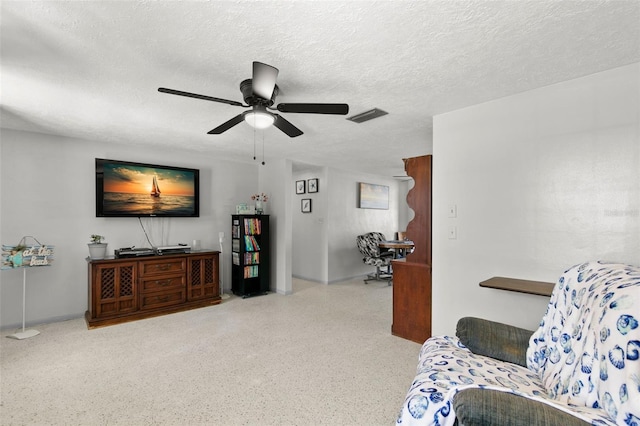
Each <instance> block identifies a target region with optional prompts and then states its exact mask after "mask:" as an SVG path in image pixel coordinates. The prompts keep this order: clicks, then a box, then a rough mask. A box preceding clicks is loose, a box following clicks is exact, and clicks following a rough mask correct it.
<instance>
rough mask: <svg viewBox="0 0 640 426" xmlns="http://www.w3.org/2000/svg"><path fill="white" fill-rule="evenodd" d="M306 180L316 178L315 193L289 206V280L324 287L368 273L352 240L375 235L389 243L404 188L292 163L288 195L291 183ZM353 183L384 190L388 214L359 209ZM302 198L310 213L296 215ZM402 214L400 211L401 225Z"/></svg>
mask: <svg viewBox="0 0 640 426" xmlns="http://www.w3.org/2000/svg"><path fill="white" fill-rule="evenodd" d="M398 161H400V160H398ZM311 178H318V179H319V182H320V183H319V192H317V193H311V194H309V193H305V194H302V195H295V194H294V198H293V203H292V212H293V253H292V257H293V269H292V272H293V276H294V277H298V278H303V279H307V280H310V281H316V282H321V283H324V284H328V283H333V282H337V281H342V280H346V279H350V278H354V277H358V276H362V275H366V274H368V273H371V272H372V270H373V269H372V267H370V266H367V265H364V264H363V263H362V255H361V254H360V252H359V251H358V248H357V246H356V236H357V235H360V234H364V233H366V232H370V231H380V232H382V233H384V234H385V236H386V237H387V238H390V239H391V238H393V236H394V233H395V232H397V231H398V230H399V229H398V224H399V223H400V219H399V215H400V214H401V210H400V207H399V204H400V201H401V200H402V202H404V203H406V201H404V197H406V187H405V185H403V184H404V183H403V184H401V183H399V182H398V181H397V180H395V179H393V178H390V177H385V176H377V175H371V174H366V173H356V172H351V171H345V170H337V169H333V168H327V167H318V166H311V165H302V164H297V165H296V168H295V171H294V173H293V179H292V180H293V182H292V183H291V191H292V193H294V184H295V181H296V180H305V181H306V180H307V179H311ZM358 182H367V183H376V184H380V185H387V186H389V209H388V210H372V209H360V208H358V206H357V200H358V198H357V195H358ZM303 198H311V200H312V212H311V213H302V212H301V211H300V201H301V200H302V199H303ZM406 210H407V209H406V208H405V209H404V210H402V214H403V220H406V217H405V216H406Z"/></svg>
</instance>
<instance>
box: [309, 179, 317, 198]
mask: <svg viewBox="0 0 640 426" xmlns="http://www.w3.org/2000/svg"><path fill="white" fill-rule="evenodd" d="M307 191H309V194H311V193H312V192H318V178H315V179H309V180H308V181H307Z"/></svg>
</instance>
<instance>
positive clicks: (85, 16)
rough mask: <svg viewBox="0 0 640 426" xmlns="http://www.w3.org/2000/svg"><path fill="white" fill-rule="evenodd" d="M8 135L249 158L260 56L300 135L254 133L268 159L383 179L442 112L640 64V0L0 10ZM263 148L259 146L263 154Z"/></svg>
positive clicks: (424, 139)
mask: <svg viewBox="0 0 640 426" xmlns="http://www.w3.org/2000/svg"><path fill="white" fill-rule="evenodd" d="M0 7H1V9H0V11H1V37H2V38H1V51H0V54H1V57H0V59H1V63H0V65H1V89H2V98H1V108H2V110H1V112H2V117H1V118H2V127H5V128H12V129H20V130H31V131H37V132H43V133H50V134H56V135H63V136H70V137H78V138H87V139H91V140H97V141H103V142H118V143H123V142H125V143H131V144H149V145H169V146H173V147H181V148H184V149H189V150H196V151H203V152H215V153H217V154H216V155H218V156H219V157H221V158H222V157H224V158H229V159H233V160H238V161H252V157H253V144H254V132H253V130H252V128H250V127H249V126H248V125H246V124H245V123H241V124H240V125H238V126H236V127H234V128H232V129H231V130H229V131H227V132H226V133H224V134H222V135H207V131H209V130H211V129H212V128H214V127H216V126H218V125H219V124H221V123H222V122H224V121H227V120H228V119H230V118H231V117H233V116H235V115H237V114H239V113H240V112H242V111H244V110H243V109H241V108H239V107H234V106H230V105H225V104H219V103H214V102H207V101H202V100H197V99H191V98H184V97H180V96H172V95H167V94H162V93H159V92H158V91H157V88H158V87H161V86H162V87H169V88H173V89H178V90H183V91H188V92H195V93H200V94H204V95H209V96H215V97H219V98H226V99H231V100H237V101H242V96H241V93H240V90H239V84H240V82H241V81H242V80H244V79H246V78H250V77H251V63H252V61H254V60H257V61H261V62H265V63H268V64H270V65H273V66H275V67H277V68H279V69H280V75H279V77H278V85H279V87H280V88H281V92H282V93H281V94H280V95H279V96H278V99H277V101H276V103H280V102H345V103H348V104H349V105H350V108H351V111H350V114H349V116H350V115H354V114H358V113H361V112H364V111H366V110H369V109H371V108H374V107H378V108H381V109H383V110H385V111H387V112H388V113H389V114H388V115H385V116H383V117H381V118H378V119H375V120H372V121H368V122H365V123H362V124H356V123H353V122H350V121H347V120H345V117H344V116H331V115H309V114H292V113H289V114H283V116H285V117H286V118H287V120H289V121H291V122H292V123H293V124H295V125H296V126H297V127H299V128H300V129H301V130H302V131H303V132H304V135H302V136H300V137H298V138H294V139H291V138H289V137H287V136H286V135H284V134H283V133H282V132H280V131H279V130H277V129H275V128H270V129H267V130H266V131H264V133H262V132H260V133H257V140H258V143H259V144H261V143H262V139H263V138H264V144H265V153H266V155H267V157H285V158H290V159H292V160H294V161H296V162H302V163H308V164H315V165H329V166H332V167H337V168H341V169H355V170H360V171H364V172H370V173H377V174H381V175H388V176H391V175H397V174H402V173H403V164H402V161H401V159H402V158H404V157H411V156H416V155H423V154H427V153H431V149H432V148H431V147H432V116H433V115H435V114H440V113H444V112H447V111H451V110H455V109H458V108H462V107H465V106H469V105H473V104H477V103H480V102H484V101H488V100H492V99H496V98H500V97H503V96H507V95H511V94H514V93H518V92H522V91H526V90H530V89H532V88H536V87H541V86H545V85H549V84H553V83H556V82H560V81H564V80H569V79H572V78H576V77H580V76H583V75H588V74H592V73H595V72H598V71H603V70H606V69H610V68H614V67H617V66H621V65H626V64H629V63H633V62H638V61H640V32H639V31H640V25H639V24H638V23H639V22H640V2H639V1H635V0H634V1H613V2H604V1H563V2H558V1H492V2H488V1H421V2H418V1H412V2H404V1H403V2H399V1H339V2H333V1H313V2H311V1H260V2H256V1H209V2H177V1H171V2H168V1H167V2H162V1H160V2H152V1H144V2H133V1H82V2H72V1H55V2H53V1H31V2H26V1H7V0H3V1H2V2H1V6H0ZM259 146H260V145H259Z"/></svg>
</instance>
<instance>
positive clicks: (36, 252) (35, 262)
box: [2, 236, 53, 340]
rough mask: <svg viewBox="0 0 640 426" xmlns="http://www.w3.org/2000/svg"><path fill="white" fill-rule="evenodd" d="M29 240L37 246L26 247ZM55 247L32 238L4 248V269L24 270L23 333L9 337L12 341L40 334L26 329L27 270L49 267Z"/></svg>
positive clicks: (23, 239) (25, 238)
mask: <svg viewBox="0 0 640 426" xmlns="http://www.w3.org/2000/svg"><path fill="white" fill-rule="evenodd" d="M27 238H31V239H33V240H35V242H36V243H37V244H33V245H31V246H29V247H28V246H27V245H26V241H27ZM52 257H53V246H45V245H42V244H40V241H38V240H37V239H36V238H34V237H31V236H26V237H22V239H21V240H20V242H19V243H18V245H17V246H7V245H3V246H2V269H15V268H22V331H20V332H17V333H15V334H11V335H8V336H7V337H9V338H11V339H18V340H23V339H28V338H29V337H33V336H37V335H38V334H40V332H39V331H38V330H33V329H31V330H27V329H25V322H26V321H25V317H26V305H27V268H28V267H34V266H49V265H50V264H51V262H52V260H53V259H52Z"/></svg>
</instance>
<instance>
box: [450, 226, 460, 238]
mask: <svg viewBox="0 0 640 426" xmlns="http://www.w3.org/2000/svg"><path fill="white" fill-rule="evenodd" d="M457 238H458V228H456V227H455V226H450V227H449V239H450V240H455V239H457Z"/></svg>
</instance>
